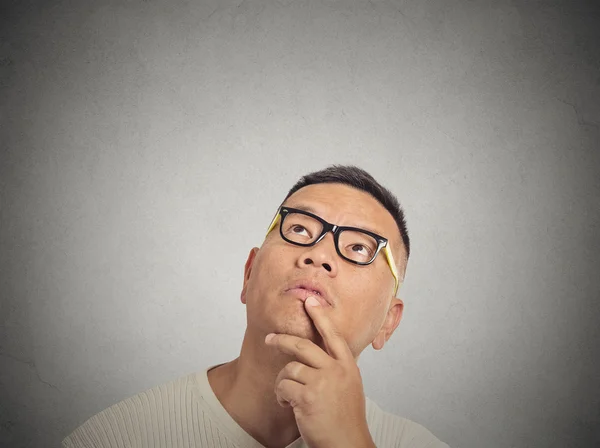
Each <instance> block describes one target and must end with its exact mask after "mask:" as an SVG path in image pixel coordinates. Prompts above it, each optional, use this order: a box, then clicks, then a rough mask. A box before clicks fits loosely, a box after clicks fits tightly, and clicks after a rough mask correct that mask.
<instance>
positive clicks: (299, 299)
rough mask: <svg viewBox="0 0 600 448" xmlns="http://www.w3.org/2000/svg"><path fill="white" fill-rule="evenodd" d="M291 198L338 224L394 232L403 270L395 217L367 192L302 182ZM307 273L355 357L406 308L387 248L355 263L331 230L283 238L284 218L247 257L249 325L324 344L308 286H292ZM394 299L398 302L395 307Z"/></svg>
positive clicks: (288, 202)
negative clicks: (314, 237)
mask: <svg viewBox="0 0 600 448" xmlns="http://www.w3.org/2000/svg"><path fill="white" fill-rule="evenodd" d="M284 205H285V206H287V207H292V208H299V209H306V208H309V209H310V211H312V212H313V213H314V214H316V215H318V216H320V217H321V218H323V219H325V220H326V221H328V222H330V223H332V224H337V225H341V226H353V227H358V228H362V229H365V230H370V231H372V232H374V233H376V234H379V235H381V236H383V237H385V238H387V239H388V241H389V245H390V247H391V250H392V253H393V256H394V260H395V261H396V267H397V269H398V273H399V275H400V276H401V277H402V276H403V273H404V270H405V255H406V253H405V251H404V249H403V246H402V243H401V239H400V235H399V232H398V227H397V225H396V222H395V221H394V219H393V217H392V216H391V215H390V213H389V212H388V211H387V210H386V209H385V208H384V207H383V205H381V204H380V203H379V202H378V201H377V200H375V199H374V198H373V197H372V196H371V195H369V194H368V193H365V192H363V191H360V190H357V189H354V188H352V187H349V186H346V185H342V184H316V185H309V186H307V187H304V188H302V189H300V190H298V191H297V192H296V193H294V194H293V195H292V196H290V197H289V198H288V199H287V200H286V201H285V203H284ZM302 281H307V282H312V284H315V285H318V287H319V288H320V289H322V290H323V292H324V296H325V297H322V298H321V299H322V300H323V299H326V300H327V301H328V302H329V304H326V305H325V307H326V310H325V311H326V312H327V314H328V315H329V318H330V319H331V321H332V322H333V324H334V326H335V327H336V328H337V329H338V331H339V332H340V333H341V335H342V336H343V337H344V339H345V340H346V342H347V343H348V345H349V347H350V349H351V350H352V352H353V354H354V356H355V357H358V355H359V354H360V352H362V350H363V349H364V348H365V347H366V346H368V345H369V344H370V343H371V342H373V341H374V339H375V338H376V337H378V338H379V340H380V341H381V340H382V338H383V340H386V339H387V338H389V336H390V335H391V332H393V330H394V329H395V327H396V326H397V325H398V322H399V320H400V317H401V315H402V302H401V301H400V300H398V299H393V294H394V277H393V276H392V273H391V271H390V268H389V266H388V265H387V262H386V259H385V256H384V255H383V254H382V253H380V254H379V255H377V258H376V259H375V261H373V263H371V264H370V265H366V266H360V265H356V264H353V263H350V262H348V261H346V260H344V259H342V258H341V257H340V256H339V255H338V254H337V252H336V250H335V243H334V238H333V234H332V233H331V232H329V233H327V234H326V235H325V237H324V238H323V239H322V240H321V241H320V242H319V243H317V244H315V245H314V246H312V247H302V246H296V245H293V244H291V243H288V242H286V241H284V240H283V239H282V238H281V235H280V234H279V224H277V227H276V228H275V229H274V230H273V231H272V232H270V233H269V235H268V236H267V237H266V239H265V241H264V243H263V245H262V247H261V248H260V249H256V248H254V249H253V250H252V251H251V252H250V256H249V258H248V261H247V262H246V270H245V276H244V287H243V290H242V302H244V303H246V305H247V320H248V327H249V329H251V330H256V331H259V332H260V333H264V334H267V333H271V332H273V333H287V334H293V335H296V336H300V337H303V338H307V339H310V340H312V341H313V342H315V343H317V344H319V345H320V346H321V347H323V343H322V339H321V337H320V335H319V334H318V332H317V330H316V328H315V327H314V325H313V323H312V320H311V319H310V317H309V316H308V314H307V313H306V311H305V309H304V300H305V299H306V295H307V294H308V292H307V293H306V294H302V291H298V290H297V289H296V290H291V291H290V290H289V289H290V288H291V287H292V286H294V285H295V284H297V282H302ZM392 299H393V300H392ZM394 306H395V308H396V309H395V310H393V312H388V311H389V310H390V308H392V307H394ZM398 313H399V315H397V314H398ZM390 314H393V315H392V316H390ZM382 325H383V327H384V329H385V334H384V335H382V332H383V331H384V330H382ZM388 327H389V328H388ZM390 329H391V331H389V330H390ZM378 335H379V336H378ZM380 345H382V344H380Z"/></svg>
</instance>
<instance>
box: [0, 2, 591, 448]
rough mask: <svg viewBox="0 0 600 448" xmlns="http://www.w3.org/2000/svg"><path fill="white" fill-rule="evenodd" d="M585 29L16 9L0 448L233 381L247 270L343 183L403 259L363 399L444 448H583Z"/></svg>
mask: <svg viewBox="0 0 600 448" xmlns="http://www.w3.org/2000/svg"><path fill="white" fill-rule="evenodd" d="M599 19H600V7H599V6H598V4H597V3H593V2H588V3H585V2H579V3H577V2H567V1H563V2H558V1H527V2H525V1H508V0H504V1H494V2H491V1H481V2H472V1H457V0H452V1H448V0H445V1H442V0H435V1H430V2H421V1H416V0H405V1H396V2H395V1H383V0H380V1H376V0H372V1H300V0H287V1H278V2H266V1H257V0H246V1H241V0H236V1H215V0H213V1H202V2H191V1H187V2H186V1H177V2H171V1H162V0H148V1H120V2H119V1H95V2H75V1H72V0H71V1H61V2H52V3H50V2H41V1H13V2H6V1H5V2H4V3H3V4H2V9H1V10H0V24H1V36H0V37H1V39H0V75H1V76H0V83H1V84H0V126H1V135H0V139H1V140H0V147H1V150H2V153H1V157H2V159H1V164H0V291H1V292H0V299H1V301H0V322H1V327H0V363H1V364H0V365H1V370H0V386H1V387H0V445H2V446H11V447H13V446H14V447H41V446H58V443H59V441H60V440H61V439H62V437H64V436H65V435H66V434H67V433H69V432H70V431H72V430H73V429H74V428H75V427H76V426H78V425H79V424H81V423H82V422H83V421H84V420H86V419H87V418H88V417H90V416H91V415H93V414H95V413H96V412H99V411H100V410H102V409H104V408H106V407H107V406H109V405H111V404H113V403H115V402H117V401H119V400H121V399H123V398H125V397H127V396H130V395H133V394H135V393H137V392H139V391H141V390H144V389H146V388H149V387H152V386H154V385H157V384H160V383H163V382H165V381H169V380H171V379H174V378H176V377H178V376H181V375H184V374H186V373H189V372H191V371H195V370H200V369H203V368H205V367H206V366H208V365H210V364H216V363H219V362H225V361H227V360H230V359H232V358H233V357H235V356H236V355H237V353H238V350H239V345H240V342H241V337H242V334H243V330H244V326H245V314H244V312H245V310H244V308H243V306H242V305H241V304H240V303H239V291H240V288H241V282H242V272H243V263H244V261H245V259H246V256H247V253H248V251H249V250H250V248H251V247H252V246H254V245H259V244H260V243H261V241H262V237H263V232H264V230H265V227H266V226H267V225H268V221H269V219H270V218H271V217H272V214H273V212H274V210H275V208H276V206H277V205H278V204H279V202H280V201H281V199H282V198H283V195H284V194H285V192H286V191H287V190H288V189H289V188H290V187H291V185H292V184H293V183H294V182H295V181H296V180H297V178H298V177H299V176H301V175H302V174H305V173H307V172H309V171H312V170H316V169H320V168H323V167H325V166H327V165H329V164H331V163H354V164H358V165H359V166H362V167H363V168H365V169H367V170H368V171H369V172H371V173H372V174H373V175H374V176H375V177H376V178H377V179H379V180H380V182H382V183H383V184H384V185H386V186H387V187H389V188H390V189H392V190H393V191H394V192H396V193H397V195H398V197H399V198H400V200H401V202H402V204H403V205H404V207H405V209H406V213H407V219H408V226H409V231H410V234H411V238H412V244H413V254H412V255H411V261H410V263H409V267H408V271H407V278H406V284H405V286H404V289H403V291H402V294H401V295H402V297H403V298H404V299H405V303H406V314H405V318H404V321H403V322H402V324H401V325H400V327H399V330H398V331H397V333H396V334H395V335H394V336H393V338H392V340H391V344H389V345H388V346H386V348H384V350H383V351H382V352H373V351H372V350H371V351H366V352H365V353H364V354H363V356H362V358H361V361H360V363H361V368H362V370H363V375H364V379H365V389H366V391H367V394H368V395H369V396H370V397H371V398H373V399H374V400H375V401H377V402H378V403H379V404H380V405H381V406H382V407H383V408H385V409H387V410H388V411H391V412H394V413H397V414H400V415H403V416H405V417H408V418H411V419H413V420H415V421H417V422H420V423H421V424H423V425H424V426H426V427H427V428H429V429H430V430H431V431H432V432H433V433H434V434H436V435H437V436H438V437H439V438H441V439H442V440H444V441H446V442H447V443H449V444H450V445H451V446H452V447H457V448H458V447H462V448H476V447H484V446H485V447H489V448H496V447H498V448H499V447H551V448H559V447H561V448H562V447H591V446H594V445H597V444H599V443H600V430H599V425H600V400H599V396H600V385H599V384H600V383H599V382H598V370H599V366H598V361H597V359H598V354H599V353H598V351H599V344H600V331H599V330H598V328H599V326H598V325H597V316H598V315H599V312H600V306H599V299H600V280H599V279H598V277H599V276H598V272H599V271H598V264H599V262H600V251H599V248H600V235H599V232H598V225H599V221H600V207H599V203H600V201H599V199H600V197H599V196H600V176H599V175H598V172H599V167H600V164H599V162H600V160H599V159H600V154H599V151H598V149H599V141H600V139H599V136H600V130H599V125H600V71H599V68H600V47H599V45H598V42H599V37H600V36H599V35H600V31H599V30H600V20H599ZM240 228H241V229H242V230H243V232H239V231H238V230H239V229H240ZM209 254H211V257H212V258H207V257H208V255H209Z"/></svg>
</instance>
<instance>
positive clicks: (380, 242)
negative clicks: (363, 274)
mask: <svg viewBox="0 0 600 448" xmlns="http://www.w3.org/2000/svg"><path fill="white" fill-rule="evenodd" d="M278 213H279V215H281V222H280V223H279V234H280V235H281V238H283V239H284V240H285V241H287V242H288V243H291V244H294V245H296V246H303V247H310V246H314V245H315V244H317V243H318V242H319V241H321V240H322V239H323V238H325V235H327V232H332V233H333V239H334V241H335V244H334V246H335V251H336V252H337V253H338V255H339V256H340V257H342V258H343V259H344V260H346V261H349V262H350V263H354V264H358V265H361V266H366V265H369V264H371V263H373V262H374V261H375V258H377V255H379V252H380V251H381V249H383V248H384V247H385V246H387V244H388V240H387V238H384V237H382V236H381V235H377V234H376V233H373V232H369V231H368V230H365V229H360V228H358V227H349V226H338V225H336V224H331V223H329V222H327V221H325V220H324V219H323V218H321V217H320V216H317V215H315V214H313V213H310V212H307V211H305V210H300V209H297V208H291V207H281V208H280V209H279V212H278ZM290 213H299V214H302V215H306V216H310V217H311V218H314V219H316V220H317V221H319V222H320V223H321V224H323V230H322V231H321V234H320V235H319V236H318V238H317V239H316V240H314V241H313V242H312V243H307V244H304V243H298V242H296V241H292V240H290V239H288V238H286V237H285V235H284V234H283V222H284V221H285V218H286V216H287V215H288V214H290ZM344 230H354V231H358V232H362V233H365V234H367V235H369V236H371V237H373V238H375V240H376V241H377V250H376V251H375V254H374V255H373V258H371V260H369V261H367V262H361V261H355V260H351V259H350V258H348V257H345V256H344V255H343V254H342V252H341V251H340V247H339V241H340V232H343V231H344Z"/></svg>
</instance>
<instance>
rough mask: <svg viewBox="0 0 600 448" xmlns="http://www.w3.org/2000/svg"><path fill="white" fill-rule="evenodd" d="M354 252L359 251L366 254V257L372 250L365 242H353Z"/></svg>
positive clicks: (352, 248)
mask: <svg viewBox="0 0 600 448" xmlns="http://www.w3.org/2000/svg"><path fill="white" fill-rule="evenodd" d="M351 250H352V252H357V253H359V254H360V255H364V256H366V257H370V256H371V251H370V250H369V248H368V247H367V246H365V245H363V244H353V245H352V247H351Z"/></svg>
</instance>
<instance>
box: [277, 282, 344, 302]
mask: <svg viewBox="0 0 600 448" xmlns="http://www.w3.org/2000/svg"><path fill="white" fill-rule="evenodd" d="M294 288H301V289H306V290H308V291H315V292H317V293H319V295H320V296H321V297H322V298H323V299H325V301H326V302H327V303H329V305H332V306H333V304H332V303H331V300H330V299H329V294H328V293H327V291H326V290H325V288H323V286H321V285H320V284H319V283H318V282H316V281H314V280H308V279H305V280H297V281H295V282H292V283H291V284H290V285H289V286H288V287H287V288H286V292H287V291H289V290H290V289H294Z"/></svg>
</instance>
